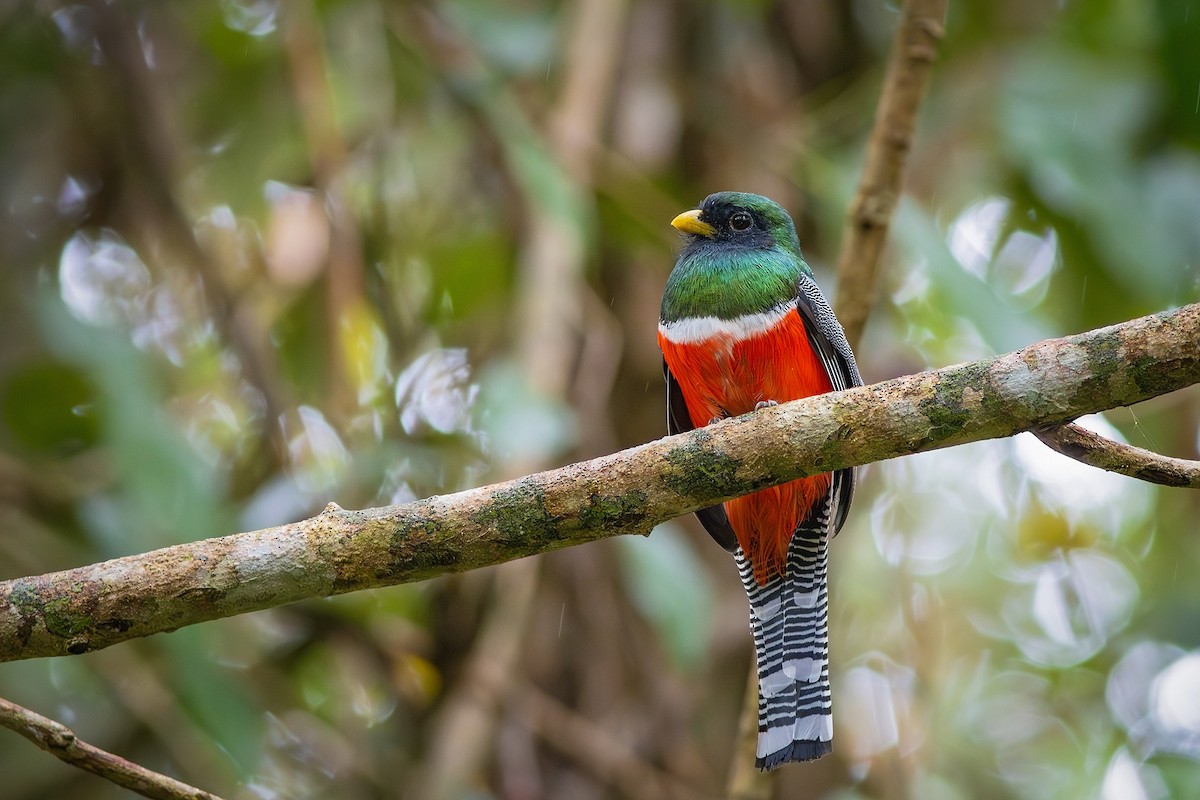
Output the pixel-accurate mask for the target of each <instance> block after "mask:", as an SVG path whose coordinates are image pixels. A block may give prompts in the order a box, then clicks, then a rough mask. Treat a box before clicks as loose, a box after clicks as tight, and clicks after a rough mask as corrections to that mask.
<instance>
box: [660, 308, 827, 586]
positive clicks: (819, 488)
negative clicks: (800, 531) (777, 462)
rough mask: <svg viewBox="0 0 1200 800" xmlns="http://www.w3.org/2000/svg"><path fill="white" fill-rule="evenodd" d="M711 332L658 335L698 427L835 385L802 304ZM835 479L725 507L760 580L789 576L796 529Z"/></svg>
mask: <svg viewBox="0 0 1200 800" xmlns="http://www.w3.org/2000/svg"><path fill="white" fill-rule="evenodd" d="M711 333H712V335H710V336H707V337H706V338H703V339H697V338H696V337H680V338H684V339H685V340H684V341H672V339H671V338H670V332H669V331H668V332H666V333H664V330H663V329H662V328H661V327H660V329H659V333H658V344H659V347H661V348H662V351H663V356H664V358H665V359H666V362H667V368H668V369H670V370H671V374H672V375H674V376H675V380H676V381H678V383H679V388H680V390H681V391H682V393H683V399H684V401H685V402H686V404H687V409H688V414H689V416H691V418H692V424H693V425H695V426H696V427H700V426H703V425H707V424H708V422H709V420H711V419H713V418H715V417H726V416H736V415H738V414H745V413H746V412H748V411H753V410H754V408H755V406H756V405H757V404H758V403H759V402H762V401H764V400H775V401H777V402H780V403H783V402H786V401H788V400H797V399H799V398H801V397H811V396H812V395H814V394H822V393H824V392H828V391H831V390H832V388H833V386H832V384H831V383H830V381H829V376H828V374H826V372H825V368H824V366H822V364H821V361H820V359H819V358H818V356H817V354H816V353H814V352H813V349H812V347H811V346H810V345H809V343H808V335H807V334H806V333H805V330H804V323H803V321H802V320H801V319H800V315H799V314H798V313H797V312H796V311H795V309H794V307H793V308H792V310H791V311H790V312H788V313H786V314H784V315H783V316H782V317H781V318H780V319H779V320H778V322H775V323H774V324H773V325H771V326H770V327H768V328H766V329H765V330H759V331H750V332H746V331H743V330H742V329H740V328H739V326H736V325H734V326H729V327H728V328H726V329H722V327H721V326H720V325H714V326H713V327H712V331H711ZM744 333H749V335H743V334H744ZM830 480H831V476H830V475H829V474H828V473H826V474H824V475H815V476H813V477H811V478H801V479H799V480H796V481H792V482H790V483H786V484H784V485H782V486H776V487H772V488H770V489H764V490H762V491H760V492H755V493H754V494H751V495H747V496H746V497H739V498H737V499H734V500H730V501H729V502H727V503H726V504H725V513H726V514H727V515H728V516H729V524H730V526H731V527H732V528H733V531H734V533H735V534H737V539H738V544H739V545H740V546H741V548H742V551H743V552H745V553H746V554H747V555H748V556H749V558H750V562H751V564H753V565H754V578H755V580H756V581H757V582H758V583H759V584H760V585H761V584H765V583H766V582H767V581H768V580H769V579H770V578H771V576H772V575H776V574H779V575H782V574H783V570H784V565H785V563H786V559H787V547H788V542H789V541H791V537H792V532H793V531H795V529H796V526H797V524H799V523H800V522H801V521H802V520H803V519H804V517H805V516H806V515H807V514H808V511H809V509H811V508H812V506H813V504H814V503H816V502H817V501H818V500H819V499H821V498H822V497H823V496H824V495H825V494H826V493H827V492H828V491H829V484H830Z"/></svg>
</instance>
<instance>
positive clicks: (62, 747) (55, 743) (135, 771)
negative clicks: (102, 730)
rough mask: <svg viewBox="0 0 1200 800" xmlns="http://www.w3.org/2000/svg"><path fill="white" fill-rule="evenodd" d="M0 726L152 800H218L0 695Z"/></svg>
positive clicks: (53, 754) (218, 799)
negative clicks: (91, 742)
mask: <svg viewBox="0 0 1200 800" xmlns="http://www.w3.org/2000/svg"><path fill="white" fill-rule="evenodd" d="M0 727H4V728H8V729H10V730H12V731H15V732H17V733H19V734H21V735H22V736H24V737H25V738H26V739H28V740H29V741H31V742H33V743H34V744H36V745H37V746H38V747H40V748H42V749H43V750H45V751H46V752H47V753H50V754H51V755H52V756H54V757H55V758H58V759H60V760H62V761H65V762H66V763H68V764H71V765H72V766H75V767H79V768H80V769H84V770H87V771H88V772H91V773H93V774H96V775H99V776H100V777H102V778H106V779H107V780H110V781H112V782H113V783H115V784H117V785H118V786H123V787H124V788H126V789H129V790H130V791H131V792H136V793H138V794H140V795H142V796H143V797H150V798H154V800H221V798H219V797H217V796H216V795H215V794H210V793H209V792H206V791H204V790H202V789H197V788H195V787H194V786H188V785H187V784H186V783H181V782H180V781H177V780H175V779H174V778H171V777H168V776H166V775H162V774H160V773H158V772H155V771H153V770H149V769H146V768H145V767H143V766H140V765H138V764H135V763H133V762H132V761H128V760H126V759H124V758H121V757H120V756H118V755H113V754H112V753H110V752H108V751H107V750H101V749H100V748H99V747H96V746H95V745H91V744H88V743H87V742H84V741H81V740H80V739H79V738H78V737H76V736H75V734H74V732H73V731H72V730H71V729H70V728H68V727H67V726H66V725H63V724H62V723H61V722H55V721H54V720H52V719H48V718H46V717H43V716H42V715H41V714H37V713H35V712H33V711H30V710H29V709H27V708H24V707H22V706H19V705H17V704H16V703H13V702H10V701H8V700H5V699H4V698H2V697H0Z"/></svg>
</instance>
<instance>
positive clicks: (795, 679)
mask: <svg viewBox="0 0 1200 800" xmlns="http://www.w3.org/2000/svg"><path fill="white" fill-rule="evenodd" d="M828 504H829V501H828V500H826V505H828ZM823 510H824V511H826V513H820V514H816V515H813V516H810V517H809V524H810V525H811V524H814V523H815V527H801V528H799V529H798V530H797V531H796V532H795V534H794V535H793V536H792V541H791V544H790V545H789V546H788V560H787V569H786V571H785V573H784V575H783V576H781V577H780V576H776V577H773V578H772V579H771V580H770V581H768V582H767V583H766V584H765V585H762V586H760V585H759V584H758V583H757V582H756V581H755V580H754V568H753V566H752V565H751V564H750V561H749V559H748V558H747V557H746V555H745V554H744V553H743V552H742V550H741V549H740V548H739V549H738V550H737V551H736V552H735V553H734V557H735V559H736V561H737V565H738V572H739V573H740V574H741V577H742V585H743V586H744V587H745V589H746V595H747V597H749V599H750V627H751V630H752V631H753V633H754V651H755V654H756V656H757V660H758V749H757V758H756V760H755V766H757V767H758V768H760V769H765V770H768V769H773V768H775V767H777V766H779V765H780V764H784V763H786V762H788V761H811V760H812V759H815V758H820V757H821V756H823V755H825V754H827V753H829V752H830V751H831V750H832V741H833V715H832V703H831V699H830V690H829V632H828V616H829V596H828V591H827V588H826V567H827V563H828V554H829V549H828V548H829V525H828V517H829V514H828V509H827V508H826V509H823Z"/></svg>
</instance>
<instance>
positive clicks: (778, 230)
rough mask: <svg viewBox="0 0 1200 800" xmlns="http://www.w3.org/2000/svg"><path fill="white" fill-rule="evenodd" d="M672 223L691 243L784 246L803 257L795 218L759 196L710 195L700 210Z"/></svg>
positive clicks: (757, 248) (737, 194)
mask: <svg viewBox="0 0 1200 800" xmlns="http://www.w3.org/2000/svg"><path fill="white" fill-rule="evenodd" d="M671 224H672V225H673V226H675V228H676V229H678V230H680V231H682V232H683V233H684V234H686V235H687V236H688V237H689V244H692V243H701V240H702V239H708V240H710V241H711V242H713V243H717V244H721V245H725V246H728V247H730V248H748V249H753V250H765V249H770V248H772V247H780V248H782V249H784V250H787V251H789V252H791V253H794V254H795V255H797V256H799V255H800V240H799V239H798V238H797V237H796V226H795V225H793V224H792V218H791V217H790V216H788V213H787V212H786V211H784V210H783V206H781V205H779V203H776V202H775V201H774V200H770V199H768V198H766V197H763V196H762V195H758V194H750V193H749V192H717V193H716V194H710V195H709V196H708V197H706V198H704V202H703V203H701V204H700V207H699V208H697V209H694V210H692V211H685V212H683V213H682V214H680V215H679V216H677V217H676V218H675V219H673V220H671Z"/></svg>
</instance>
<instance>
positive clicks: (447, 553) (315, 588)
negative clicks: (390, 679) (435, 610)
mask: <svg viewBox="0 0 1200 800" xmlns="http://www.w3.org/2000/svg"><path fill="white" fill-rule="evenodd" d="M1197 382H1200V304H1192V305H1189V306H1185V307H1183V308H1180V309H1176V310H1174V311H1168V312H1164V313H1161V314H1155V315H1152V316H1148V317H1142V318H1140V319H1136V320H1132V321H1130V322H1125V323H1122V324H1120V325H1114V326H1111V327H1108V328H1102V329H1099V330H1095V331H1090V332H1088V333H1083V334H1079V335H1077V336H1070V337H1066V338H1062V339H1048V340H1045V341H1042V342H1039V343H1037V344H1034V345H1032V346H1030V347H1027V348H1025V349H1024V350H1019V351H1017V352H1014V353H1008V354H1006V355H1002V356H999V357H997V358H994V359H990V360H983V361H974V362H970V363H967V364H959V365H957V366H952V367H946V368H944V369H940V370H936V371H931V372H924V373H920V374H917V375H910V376H908V377H904V378H897V379H895V380H891V381H886V382H883V383H878V384H874V385H871V386H864V387H860V388H857V389H852V390H850V391H846V392H837V393H831V394H826V395H819V396H817V397H811V398H808V399H805V400H798V401H795V402H792V403H785V404H782V405H779V406H776V407H774V408H768V409H763V410H761V411H757V412H755V413H753V414H748V415H745V416H741V417H735V418H733V419H729V420H725V421H723V422H720V423H718V424H716V425H711V426H708V427H705V428H701V429H699V430H696V431H692V432H690V433H687V434H682V435H679V436H671V437H667V438H664V439H659V440H658V441H655V442H650V443H649V444H644V445H641V446H639V447H634V448H632V449H629V450H625V451H622V452H620V453H614V454H612V455H608V456H604V457H602V458H597V459H593V460H591V461H585V462H582V463H579V464H572V465H570V466H567V467H563V468H560V469H556V470H551V471H549V472H542V473H538V474H535V475H529V476H527V477H524V478H519V479H517V480H513V481H508V482H506V483H500V484H496V485H493V486H486V487H483V488H479V489H472V490H470V491H466V492H460V493H458V494H452V495H445V496H440V497H431V498H428V499H426V500H420V501H418V502H414V503H408V504H405V505H401V506H388V507H383V508H374V509H367V510H363V511H346V510H344V509H341V508H339V507H337V506H336V505H332V504H331V505H330V506H329V507H328V508H326V509H325V511H324V512H322V513H321V514H319V515H318V516H316V517H313V518H312V519H307V520H303V521H301V522H296V523H292V524H290V525H282V526H279V527H276V528H267V529H264V530H260V531H253V532H250V533H241V534H235V535H232V536H226V537H223V538H219V539H209V540H206V541H202V542H194V543H191V544H183V545H176V546H174V547H168V548H165V549H162V550H156V551H154V552H151V553H145V554H141V555H133V556H126V557H124V558H118V559H114V560H112V561H107V562H104V563H101V564H93V565H90V566H86V567H79V568H77V569H72V570H66V571H63V572H57V573H52V574H49V575H42V576H39V577H29V578H18V579H16V580H10V581H6V582H4V583H0V660H13V659H20V658H35V657H39V656H53V655H66V654H76V653H85V652H88V651H90V650H96V649H99V648H102V647H108V646H109V645H112V644H115V643H117V642H121V641H125V640H127V639H132V638H135V637H138V636H148V635H150V634H153V633H160V632H163V631H170V630H174V629H175V628H179V627H182V626H184V625H191V624H195V623H197V622H204V621H206V620H211V619H217V618H220V617H228V616H232V615H234V614H241V613H245V612H247V611H256V610H258V609H262V608H269V607H272V606H278V605H282V604H284V603H291V602H295V601H297V600H303V599H307V598H313V597H323V596H326V595H331V594H339V593H342V592H350V591H354V590H357V589H366V588H369V587H376V586H388V585H392V584H397V583H406V582H410V581H417V580H422V579H425V578H430V577H433V576H435V575H440V574H444V573H447V572H461V571H463V570H468V569H474V568H477V567H482V566H487V565H490V564H497V563H500V562H504V561H510V560H512V559H515V558H520V557H522V556H527V555H532V554H534V553H541V552H546V551H549V550H555V549H558V548H562V547H567V546H570V545H575V544H581V543H583V542H589V541H592V540H595V539H600V538H603V537H607V536H616V535H618V534H626V533H641V534H646V533H649V532H650V530H651V529H652V528H653V527H654V526H655V525H657V524H658V523H660V522H663V521H665V520H668V519H671V518H673V517H677V516H680V515H681V514H686V513H688V512H690V511H694V510H695V509H697V508H702V507H704V506H709V505H713V504H714V503H717V502H720V501H723V500H727V499H729V498H731V497H735V496H738V495H742V494H746V493H748V492H752V491H755V490H758V489H762V488H764V487H767V486H772V485H775V484H779V483H783V482H785V481H788V480H792V479H794V478H798V477H801V476H805V475H813V474H817V473H821V472H827V471H829V470H834V469H840V468H842V467H849V466H852V465H855V464H866V463H870V462H873V461H881V460H884V459H888V458H895V457H896V456H901V455H907V454H909V453H916V452H920V451H923V450H932V449H936V448H940V447H948V446H951V445H958V444H965V443H967V442H974V441H980V440H983V439H994V438H998V437H1003V436H1011V435H1012V434H1014V433H1017V432H1019V431H1024V430H1031V429H1034V428H1039V427H1043V426H1046V425H1054V424H1059V423H1063V422H1067V421H1069V420H1071V419H1074V418H1076V417H1078V416H1081V415H1083V414H1089V413H1093V412H1097V411H1103V410H1105V409H1109V408H1114V407H1117V406H1125V405H1130V404H1132V403H1137V402H1140V401H1142V400H1146V399H1148V398H1150V397H1155V396H1157V395H1161V394H1165V393H1167V392H1170V391H1174V390H1176V389H1180V388H1183V387H1185V386H1190V385H1192V384H1194V383H1197Z"/></svg>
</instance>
